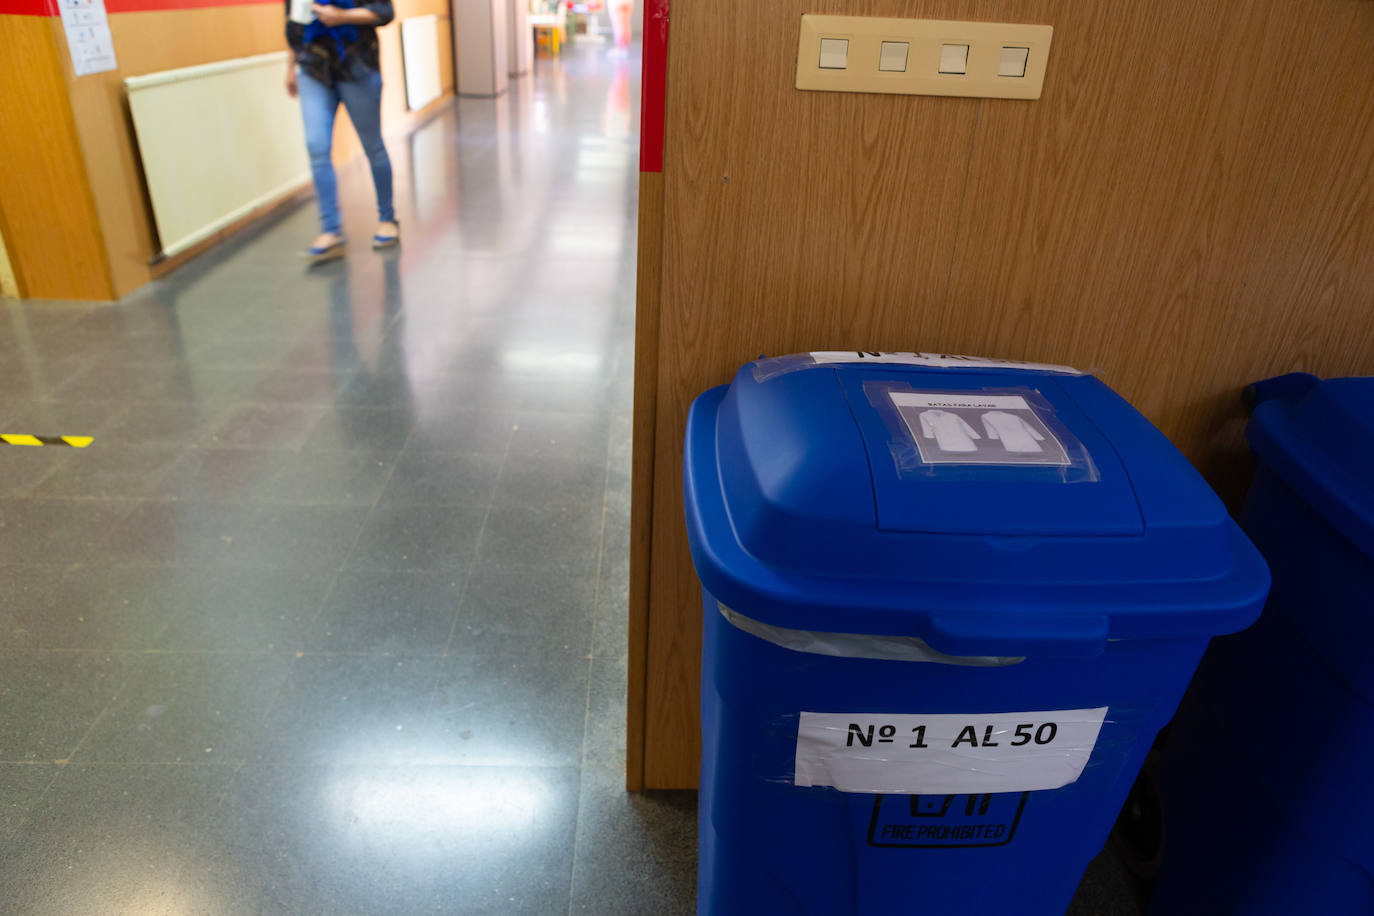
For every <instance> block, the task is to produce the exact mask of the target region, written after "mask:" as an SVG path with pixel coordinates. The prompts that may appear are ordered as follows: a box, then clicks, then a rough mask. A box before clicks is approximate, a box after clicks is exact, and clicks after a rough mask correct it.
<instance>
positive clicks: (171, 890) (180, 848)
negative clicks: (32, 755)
mask: <svg viewBox="0 0 1374 916" xmlns="http://www.w3.org/2000/svg"><path fill="white" fill-rule="evenodd" d="M232 776H233V768H232V767H222V766H78V765H74V764H73V765H68V766H66V767H63V768H62V771H61V773H59V774H58V776H57V779H56V781H55V782H54V783H53V786H52V788H51V789H49V790H48V791H47V793H46V794H45V795H44V797H43V799H42V801H41V802H40V803H39V804H38V805H36V806H35V808H34V810H33V812H32V814H31V816H30V818H29V822H28V825H27V826H26V827H25V828H24V829H23V831H22V833H21V837H20V841H19V843H17V844H16V847H15V850H14V852H13V854H12V855H10V856H7V857H6V862H5V865H4V868H5V871H6V874H7V876H9V877H11V878H12V879H13V880H11V881H9V882H8V884H7V886H8V887H9V888H10V891H9V895H8V896H7V899H6V905H7V906H8V907H12V908H13V909H12V912H15V913H24V914H26V916H72V914H81V916H85V914H96V913H121V914H123V913H158V912H174V913H205V912H223V911H222V910H221V909H219V908H218V907H217V899H216V890H217V889H216V888H212V887H209V886H206V885H198V884H197V883H195V882H193V881H188V880H184V876H185V875H186V874H187V872H188V870H191V869H194V868H196V867H197V864H198V863H200V862H202V861H204V860H205V857H206V856H207V855H208V854H210V852H211V850H212V849H213V847H212V846H211V845H210V844H209V843H208V841H207V838H208V836H209V835H210V833H211V828H212V825H213V823H214V820H215V817H216V815H217V811H218V806H219V801H220V799H221V797H222V796H223V794H224V792H225V791H226V789H227V788H228V785H229V780H230V778H231V777H232ZM225 878H232V875H226V876H225Z"/></svg>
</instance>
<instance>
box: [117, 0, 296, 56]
mask: <svg viewBox="0 0 1374 916" xmlns="http://www.w3.org/2000/svg"><path fill="white" fill-rule="evenodd" d="M269 3H270V4H275V5H276V6H280V7H282V21H283V22H285V21H286V5H285V4H284V3H282V0H105V10H106V11H107V12H110V13H146V12H151V11H154V10H199V9H205V8H207V7H211V6H262V5H266V4H269ZM118 51H119V49H118V48H115V52H116V53H118Z"/></svg>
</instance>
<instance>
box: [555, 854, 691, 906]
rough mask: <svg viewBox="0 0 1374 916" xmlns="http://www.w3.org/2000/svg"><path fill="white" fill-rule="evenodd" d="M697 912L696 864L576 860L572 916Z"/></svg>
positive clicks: (639, 860) (627, 860)
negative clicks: (583, 914) (581, 914)
mask: <svg viewBox="0 0 1374 916" xmlns="http://www.w3.org/2000/svg"><path fill="white" fill-rule="evenodd" d="M696 911H697V868H696V862H695V861H692V862H646V861H644V860H642V859H579V860H578V862H577V866H576V868H575V869H574V872H573V892H572V909H571V911H570V912H573V913H625V914H631V913H635V914H638V913H653V914H654V916H692V914H694V913H696Z"/></svg>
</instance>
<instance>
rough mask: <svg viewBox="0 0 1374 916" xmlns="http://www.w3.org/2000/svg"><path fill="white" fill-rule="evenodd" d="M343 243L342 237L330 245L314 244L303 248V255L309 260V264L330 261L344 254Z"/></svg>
mask: <svg viewBox="0 0 1374 916" xmlns="http://www.w3.org/2000/svg"><path fill="white" fill-rule="evenodd" d="M344 244H345V241H344V239H339V240H338V241H337V242H335V243H334V244H332V245H316V246H313V247H310V248H307V249H305V252H304V256H305V257H306V258H308V259H309V260H310V263H311V264H321V263H323V262H325V261H332V260H334V259H335V258H341V257H343V256H344Z"/></svg>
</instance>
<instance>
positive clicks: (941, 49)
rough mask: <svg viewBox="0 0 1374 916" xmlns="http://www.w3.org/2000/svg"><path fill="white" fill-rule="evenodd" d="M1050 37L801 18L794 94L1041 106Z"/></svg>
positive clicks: (878, 20) (932, 24)
mask: <svg viewBox="0 0 1374 916" xmlns="http://www.w3.org/2000/svg"><path fill="white" fill-rule="evenodd" d="M1370 2H1374V0H1370ZM832 5H833V4H832ZM841 5H844V4H841ZM854 5H856V6H858V5H863V6H867V4H854ZM890 5H891V4H890ZM897 5H901V4H897ZM912 5H918V4H912ZM975 5H976V4H975ZM1004 5H1007V6H1015V4H1004ZM1053 35H1054V28H1053V27H1052V26H1048V25H1026V24H1024V23H1016V22H953V21H947V20H943V19H889V18H883V17H877V16H826V15H819V14H816V13H805V14H803V15H802V17H801V30H800V32H799V33H798V35H797V57H796V62H797V88H798V89H802V90H807V91H813V92H880V93H891V94H894V95H942V96H959V97H964V98H984V99H1038V98H1040V93H1041V91H1042V89H1043V88H1044V84H1045V69H1046V66H1047V65H1048V63H1049V59H1050V41H1051V39H1052V38H1053Z"/></svg>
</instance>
